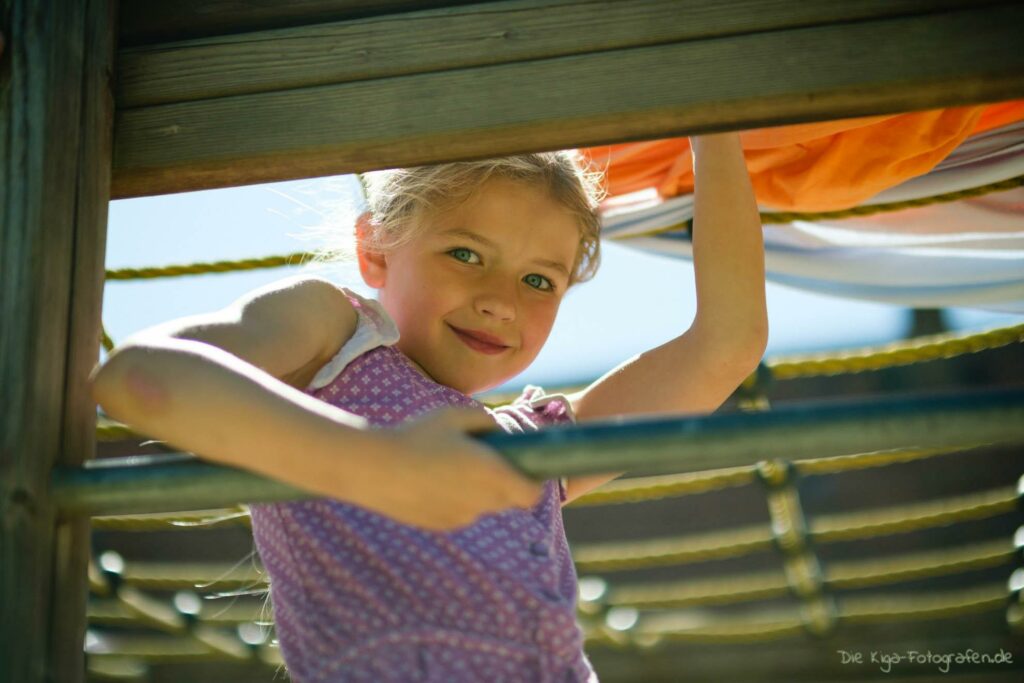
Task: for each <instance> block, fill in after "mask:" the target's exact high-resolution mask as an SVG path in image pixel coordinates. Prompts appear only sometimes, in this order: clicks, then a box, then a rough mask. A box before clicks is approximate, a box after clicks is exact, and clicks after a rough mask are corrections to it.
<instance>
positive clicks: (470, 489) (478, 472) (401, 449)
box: [379, 408, 543, 531]
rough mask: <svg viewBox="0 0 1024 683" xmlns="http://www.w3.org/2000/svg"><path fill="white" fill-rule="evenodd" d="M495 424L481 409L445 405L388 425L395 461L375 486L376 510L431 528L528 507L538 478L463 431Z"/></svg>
mask: <svg viewBox="0 0 1024 683" xmlns="http://www.w3.org/2000/svg"><path fill="white" fill-rule="evenodd" d="M496 427H497V425H496V424H495V422H494V419H493V418H492V417H491V416H490V415H488V414H487V413H486V412H484V411H482V410H477V409H467V408H445V409H442V410H439V411H436V412H432V413H430V414H428V415H425V416H423V417H421V418H419V419H418V420H416V421H414V422H412V423H410V424H408V425H404V426H402V427H398V428H396V429H392V430H386V431H384V430H382V431H381V432H379V434H381V435H385V436H386V438H388V439H390V440H391V445H392V446H393V448H392V449H391V450H392V451H393V455H394V457H395V466H394V468H393V469H391V471H390V473H389V481H388V484H387V486H386V487H384V488H385V491H381V493H382V498H385V499H386V501H385V500H382V511H383V512H384V513H385V514H387V515H388V516H390V517H393V518H395V519H397V520H398V521H400V522H403V523H406V524H411V525H414V526H419V527H423V528H425V529H431V530H436V531H442V530H449V529H454V528H457V527H461V526H465V525H468V524H470V523H472V522H473V521H475V520H476V519H477V518H478V517H480V516H481V515H484V514H488V513H494V512H501V511H503V510H507V509H508V508H512V507H518V508H529V507H532V506H533V505H534V504H536V503H537V501H538V500H539V499H540V494H541V491H542V489H543V484H542V483H541V482H538V481H534V480H532V479H529V478H527V477H525V476H523V475H522V474H520V473H519V472H518V471H517V470H515V469H514V468H513V467H512V466H510V465H509V464H507V463H506V462H505V460H504V459H503V458H502V456H501V454H499V453H498V452H497V451H495V450H493V449H491V448H489V447H487V446H485V445H484V444H482V443H480V442H479V441H478V440H476V439H473V438H472V437H470V436H468V434H470V433H474V432H476V433H479V432H485V431H492V430H494V429H495V428H496Z"/></svg>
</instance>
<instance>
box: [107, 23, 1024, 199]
mask: <svg viewBox="0 0 1024 683" xmlns="http://www.w3.org/2000/svg"><path fill="white" fill-rule="evenodd" d="M1021 25H1024V7H1022V6H1020V5H1019V4H1017V3H1010V4H998V5H991V6H985V7H979V8H975V9H971V10H963V11H951V12H943V13H937V14H927V15H919V16H907V17H895V18H885V19H877V20H871V21H857V22H846V23H841V24H835V25H825V26H813V27H806V28H795V29H786V30H778V31H771V32H766V33H756V34H750V35H735V36H728V37H723V38H712V39H706V40H694V41H687V42H681V43H670V44H665V45H656V46H648V47H639V48H629V49H616V50H608V51H605V52H599V53H590V54H584V55H576V56H571V57H558V58H553V59H541V60H531V61H526V62H517V63H510V64H501V65H496V66H485V67H475V68H467V69H457V70H451V71H443V72H438V73H427V74H417V75H412V76H401V77H394V78H381V79H371V80H366V81H358V82H354V83H345V84H339V85H329V86H318V87H309V88H299V89H293V90H287V91H283V92H269V93H258V94H253V95H243V96H234V97H222V98H216V99H212V100H202V101H195V102H185V103H180V104H170V105H160V106H153V107H142V108H138V109H129V110H127V111H123V112H120V114H119V118H118V123H117V128H116V130H117V136H116V138H115V148H114V178H113V195H114V196H116V197H128V196H140V195H147V194H159V193H167V192H180V191H186V190H196V189H202V188H212V187H225V186H230V185H241V184H247V183H257V182H268V181H274V180H284V179H290V178H301V177H311V176H317V175H329V174H337V173H348V172H354V171H366V170H371V169H376V168H387V167H393V166H404V165H416V164H428V163H436V162H441V161H448V160H456V159H468V158H481V157H488V156H497V155H502V154H512V153H520V152H525V151H537V150H546V149H559V148H568V147H576V146H583V145H592V144H601V143H607V142H613V141H626V140H639V139H649V138H657V137H663V136H670V135H684V134H693V133H701V132H709V131H720V130H740V129H747V128H755V127H762V126H770V125H780V124H788V123H798V122H806V121H815V120H826V119H834V118H844V117H851V116H867V115H873V114H882V113H893V112H899V111H909V110H916V109H928V108H935V107H946V106H955V105H962V104H969V103H978V102H986V101H996V100H1001V99H1011V98H1013V97H1020V96H1022V95H1024V51H1022V50H1020V49H1019V46H1018V42H1019V41H1018V38H1019V35H1018V34H1019V31H1018V27H1019V26H1021Z"/></svg>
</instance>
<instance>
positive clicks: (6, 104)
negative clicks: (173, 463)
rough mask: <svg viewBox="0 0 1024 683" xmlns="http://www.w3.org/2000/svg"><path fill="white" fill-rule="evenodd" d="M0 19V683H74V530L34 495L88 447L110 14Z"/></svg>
mask: <svg viewBox="0 0 1024 683" xmlns="http://www.w3.org/2000/svg"><path fill="white" fill-rule="evenodd" d="M0 7H2V11H0V17H2V21H3V22H4V24H3V33H4V34H5V38H6V48H5V54H4V55H3V57H2V61H0V243H2V248H0V316H2V320H3V321H4V322H3V323H2V324H0V383H2V386H3V390H2V391H0V397H2V398H0V443H2V450H0V605H3V607H2V612H3V618H2V619H0V680H2V681H18V682H19V683H22V682H24V683H42V682H43V681H61V682H64V681H81V680H82V677H83V673H84V661H83V653H82V646H83V639H84V633H85V602H86V583H85V582H86V577H85V562H86V559H87V557H88V548H89V527H88V524H83V523H81V522H75V523H71V524H66V523H61V522H58V520H57V519H56V517H55V512H56V511H55V507H54V505H53V501H52V498H51V497H50V493H49V484H50V474H51V470H52V468H53V466H54V465H55V464H80V463H81V462H82V461H83V460H84V459H86V458H89V457H91V454H92V453H93V451H94V447H95V437H94V432H93V430H94V422H95V404H94V403H93V402H92V400H91V399H90V397H89V394H88V391H87V388H86V379H87V376H88V372H89V370H90V369H91V367H92V364H93V363H94V362H95V361H96V359H97V355H98V347H99V307H100V297H101V287H102V272H103V259H104V244H105V242H104V238H103V235H104V234H105V229H106V224H105V219H106V209H107V204H108V191H109V169H110V148H111V137H112V134H111V126H112V120H113V117H112V93H111V89H110V85H109V76H110V70H111V63H112V59H113V45H112V41H113V19H114V13H113V10H112V6H111V3H110V2H108V1H107V0H88V2H81V1H80V0H60V1H58V0H52V1H43V0H9V1H7V2H3V3H2V5H0Z"/></svg>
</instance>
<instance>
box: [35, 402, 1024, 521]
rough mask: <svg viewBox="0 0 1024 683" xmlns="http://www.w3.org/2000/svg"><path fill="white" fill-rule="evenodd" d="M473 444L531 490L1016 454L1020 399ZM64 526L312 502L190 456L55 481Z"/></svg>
mask: <svg viewBox="0 0 1024 683" xmlns="http://www.w3.org/2000/svg"><path fill="white" fill-rule="evenodd" d="M480 438H481V440H482V441H484V442H485V443H487V444H488V445H490V446H492V447H494V448H495V449H497V450H498V451H500V452H501V453H502V454H503V455H504V456H505V457H507V458H508V460H509V461H510V462H511V463H512V464H514V465H515V466H517V467H518V468H520V469H521V470H522V471H524V472H526V473H528V474H529V475H531V476H533V477H536V478H538V479H548V478H552V477H557V476H567V475H580V474H587V473H595V472H613V471H622V470H629V471H631V472H634V473H637V474H639V473H644V474H652V473H659V472H691V471H699V470H706V469H717V468H722V467H735V466H742V465H752V464H754V463H756V462H759V461H761V460H766V459H770V458H783V459H787V460H793V459H799V458H810V457H829V456H835V455H848V454H852V453H865V452H871V451H878V450H885V449H892V448H930V447H948V446H968V445H976V444H978V443H1003V442H1024V390H1021V389H1004V390H999V391H990V392H985V393H957V394H952V395H938V396H936V395H926V396H923V395H915V396H897V397H887V398H884V399H880V400H871V401H864V400H859V401H849V400H844V401H829V402H822V401H815V402H806V403H794V404H791V405H783V406H780V407H778V408H777V409H775V410H773V411H771V412H767V413H735V414H722V415H717V414H716V415H707V416H702V417H686V418H664V417H662V418H648V419H634V420H628V421H627V420H613V421H607V422H594V423H587V424H584V425H580V426H576V427H565V428H551V429H546V430H543V431H540V432H534V433H531V434H520V435H508V434H504V433H491V434H484V435H481V437H480ZM53 494H54V496H55V498H56V500H57V504H58V507H59V510H60V512H61V514H62V515H65V516H77V515H103V514H125V513H140V512H163V511H172V510H196V509H207V508H215V507H222V506H225V505H231V504H235V503H238V502H239V501H242V502H273V501H282V500H292V499H299V498H310V497H313V496H312V494H309V493H307V492H304V491H302V490H300V489H296V488H294V487H291V486H287V485H285V484H282V483H280V482H277V481H273V480H269V479H265V478H263V477H261V476H259V475H256V474H253V473H250V472H246V471H244V470H239V469H235V468H231V467H225V466H221V465H215V464H212V463H208V462H204V461H202V460H199V459H197V458H195V457H194V456H191V455H180V454H179V455H167V456H137V457H130V458H116V459H114V458H111V459H105V460H100V461H96V462H93V463H89V464H88V466H87V467H85V468H77V469H73V468H65V469H59V470H55V472H54V477H53Z"/></svg>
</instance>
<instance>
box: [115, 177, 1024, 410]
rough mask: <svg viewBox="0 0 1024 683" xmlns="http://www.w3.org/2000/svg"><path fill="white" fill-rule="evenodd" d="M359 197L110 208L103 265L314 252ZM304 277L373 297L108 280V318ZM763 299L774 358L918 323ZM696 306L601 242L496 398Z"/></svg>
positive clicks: (309, 195)
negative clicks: (547, 332)
mask: <svg viewBox="0 0 1024 683" xmlns="http://www.w3.org/2000/svg"><path fill="white" fill-rule="evenodd" d="M359 202H360V189H359V185H358V182H357V181H356V179H355V177H354V176H339V177H335V178H322V179H314V180H298V181H290V182H283V183H271V184H266V185H252V186H247V187H234V188H228V189H223V190H205V191H202V192H190V193H181V194H172V195H161V196H157V197H145V198H140V199H127V200H118V201H114V202H111V205H110V217H109V222H108V229H107V268H108V269H113V268H126V267H136V268H137V267H144V266H163V265H171V264H183V263H193V262H207V261H216V260H236V259H241V258H257V257H265V256H272V255H280V254H288V253H293V252H298V251H312V250H314V249H316V248H317V247H319V246H321V242H320V241H319V239H318V238H316V237H315V236H314V234H313V230H312V229H314V228H316V227H317V226H321V225H323V224H324V223H325V222H327V223H329V222H330V221H331V220H332V217H336V216H338V215H340V214H339V213H338V212H339V211H340V212H341V214H344V213H345V211H344V209H345V207H352V206H357V205H358V204H359ZM349 211H351V209H349ZM303 272H309V273H310V274H315V275H318V276H320V277H324V278H327V279H330V280H332V281H334V282H337V283H338V284H340V285H343V286H346V287H349V288H351V289H353V290H354V291H356V292H358V293H360V294H362V295H364V296H368V297H373V296H374V290H373V289H370V288H368V287H366V286H365V285H364V284H363V283H362V281H361V279H360V277H359V273H358V270H357V269H356V267H355V265H354V264H339V265H336V266H332V267H330V268H322V267H321V268H317V269H313V268H311V267H308V266H307V267H298V266H292V267H285V268H274V269H264V270H257V271H249V272H244V273H230V274H209V275H199V276H186V277H177V278H161V279H154V280H142V281H108V282H107V285H106V288H105V291H104V298H103V322H104V325H105V326H106V330H107V333H108V334H109V335H110V336H111V337H112V338H113V339H114V341H115V342H118V341H121V340H124V339H125V338H127V337H128V336H129V335H131V334H133V333H135V332H138V331H140V330H143V329H145V328H147V327H150V326H152V325H155V324H158V323H162V322H165V321H167V320H171V319H174V318H178V317H182V316H187V315H194V314H197V313H206V312H210V311H214V310H217V309H219V308H222V307H224V306H227V305H228V304H230V303H231V302H232V301H234V300H235V299H237V298H238V297H240V296H242V295H243V294H245V293H246V292H248V291H250V290H252V289H255V288H257V287H261V286H263V285H265V284H267V283H270V282H273V281H275V280H278V279H282V278H286V277H292V276H294V275H298V274H300V273H303ZM767 293H768V319H769V326H770V333H769V341H768V349H767V352H766V355H767V356H768V357H771V356H776V355H780V354H791V353H802V352H808V351H824V350H835V349H842V348H851V347H857V346H863V345H873V344H880V343H885V342H889V341H893V340H897V339H901V338H903V337H904V336H905V334H906V332H907V329H908V327H909V324H910V311H909V310H908V309H905V308H900V307H897V306H892V305H889V304H880V303H873V302H866V301H854V300H848V299H839V298H835V297H829V296H822V295H817V294H811V293H808V292H803V291H800V290H795V289H792V288H788V287H784V286H781V285H775V284H772V283H768V285H767ZM695 310H696V301H695V298H694V280H693V267H692V264H691V263H689V262H687V261H683V260H678V259H673V258H668V257H664V256H658V255H652V254H647V253H643V252H640V251H636V250H633V249H630V248H628V247H625V246H622V245H620V244H617V243H608V242H605V243H604V244H603V245H602V265H601V268H600V270H599V271H598V274H597V276H596V277H595V278H594V279H593V280H591V281H590V282H587V283H584V284H581V285H578V286H576V287H573V288H572V289H570V290H569V292H568V293H567V294H566V296H565V299H564V300H563V303H562V308H561V310H560V312H559V315H558V319H557V321H556V323H555V327H554V329H553V330H552V333H551V337H550V338H549V340H548V343H547V345H546V346H545V348H544V350H543V351H542V352H541V354H540V356H538V358H537V359H536V360H535V361H534V363H533V365H531V366H530V368H528V369H527V370H526V371H525V372H524V373H522V374H521V375H519V376H518V377H515V378H513V379H511V380H510V381H509V382H507V383H506V384H505V385H503V386H502V387H498V388H497V391H512V390H516V389H518V388H520V387H522V386H523V385H524V384H527V383H529V384H537V385H540V386H544V387H546V388H556V387H564V386H569V385H576V384H581V383H584V382H587V381H589V380H593V379H596V378H597V377H599V376H600V375H602V374H604V373H605V372H607V371H608V370H610V369H612V368H613V367H615V366H616V365H618V364H619V363H621V362H622V361H624V360H626V359H628V358H630V357H631V356H633V355H635V354H637V353H640V352H642V351H645V350H647V349H649V348H652V347H654V346H657V345H659V344H662V343H664V342H666V341H668V340H669V339H672V338H673V337H675V336H677V335H679V334H682V333H683V332H685V331H686V329H687V328H688V327H689V324H690V322H691V321H692V320H693V315H694V312H695ZM946 320H947V324H949V325H950V326H951V327H952V328H953V329H958V330H975V329H985V328H988V327H993V326H998V325H1008V324H1015V323H1019V322H1024V316H1019V315H1011V314H1006V313H994V312H986V311H979V310H971V309H947V313H946Z"/></svg>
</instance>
